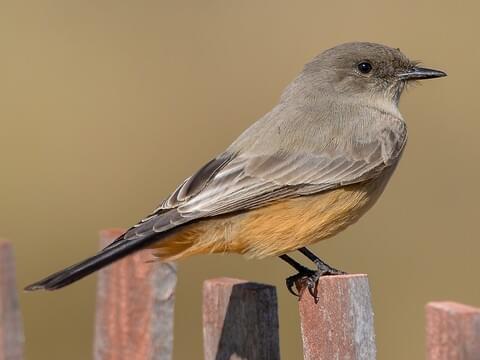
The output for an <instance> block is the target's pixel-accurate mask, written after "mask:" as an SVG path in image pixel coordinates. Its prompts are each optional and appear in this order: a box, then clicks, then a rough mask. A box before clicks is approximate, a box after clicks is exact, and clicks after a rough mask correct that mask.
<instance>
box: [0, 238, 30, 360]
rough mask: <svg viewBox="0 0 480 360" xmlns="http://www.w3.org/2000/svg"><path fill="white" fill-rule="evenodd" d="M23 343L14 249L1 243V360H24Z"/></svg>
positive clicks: (5, 243) (7, 244) (6, 243)
mask: <svg viewBox="0 0 480 360" xmlns="http://www.w3.org/2000/svg"><path fill="white" fill-rule="evenodd" d="M23 343H24V337H23V327H22V318H21V314H20V306H19V303H18V295H17V287H16V284H15V261H14V257H13V249H12V245H11V244H10V243H8V242H0V360H21V359H23Z"/></svg>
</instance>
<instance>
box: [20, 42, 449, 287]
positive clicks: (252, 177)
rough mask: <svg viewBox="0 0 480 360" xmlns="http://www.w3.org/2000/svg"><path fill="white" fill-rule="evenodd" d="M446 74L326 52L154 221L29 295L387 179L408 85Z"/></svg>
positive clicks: (388, 51)
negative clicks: (280, 207)
mask: <svg viewBox="0 0 480 360" xmlns="http://www.w3.org/2000/svg"><path fill="white" fill-rule="evenodd" d="M445 75H446V74H445V73H443V72H440V71H436V70H431V69H425V68H419V67H417V66H416V63H414V62H412V61H410V60H409V59H408V58H407V57H406V56H405V55H403V54H402V53H401V52H400V51H399V50H398V49H394V48H390V47H387V46H384V45H379V44H372V43H348V44H343V45H339V46H337V47H335V48H332V49H329V50H327V51H325V52H323V53H322V54H320V55H318V56H317V57H315V58H314V59H313V60H312V61H311V62H309V63H308V64H306V65H305V67H304V69H303V71H302V72H301V73H300V74H299V75H298V76H297V78H296V79H294V81H293V82H292V83H291V84H290V85H289V86H288V87H287V88H286V89H285V91H284V92H283V94H282V96H281V98H280V101H279V103H278V105H276V106H275V107H274V108H273V109H272V110H271V111H270V112H269V113H267V114H266V115H265V116H263V117H262V118H261V119H260V120H258V121H257V122H256V123H254V124H253V125H252V126H250V127H249V128H248V129H247V130H246V131H245V132H244V133H243V134H241V135H240V136H239V137H238V139H236V140H235V141H234V142H233V143H232V145H230V146H229V147H228V149H226V150H225V152H223V153H222V154H220V155H219V156H218V157H216V158H215V159H213V160H211V161H210V162H209V163H207V164H206V165H205V166H204V167H203V168H201V169H200V170H199V171H198V172H196V173H195V174H194V175H192V176H191V177H190V178H188V179H186V180H185V181H184V182H183V183H182V184H181V185H180V186H179V187H178V188H177V189H176V190H175V191H174V192H173V193H172V194H171V195H170V196H169V197H168V198H167V199H166V200H165V201H163V202H162V204H161V205H160V206H159V208H158V209H156V210H155V211H154V212H153V213H152V214H151V215H150V216H148V217H147V218H145V219H144V220H142V221H141V222H140V223H138V224H137V225H135V226H133V227H132V228H131V229H129V230H128V231H127V232H126V233H125V234H124V235H122V236H121V237H120V238H119V239H117V240H116V241H115V242H114V243H112V245H110V246H108V247H106V248H105V249H104V250H102V251H101V252H100V253H98V254H97V255H95V256H93V257H91V258H89V259H86V260H84V261H82V262H80V263H78V264H75V265H73V266H71V267H69V268H67V269H65V270H62V271H60V272H58V273H56V274H53V275H51V276H49V277H47V278H46V279H43V280H41V281H39V282H37V283H35V284H32V285H30V286H29V287H27V290H36V289H49V290H53V289H57V288H60V287H63V286H65V285H68V284H70V283H72V282H74V281H76V280H78V279H80V278H82V277H84V276H86V275H88V274H90V273H92V272H94V271H95V270H98V269H99V268H101V267H103V266H106V265H108V264H110V263H112V262H113V261H115V260H117V259H119V258H122V257H124V256H126V255H128V254H130V253H132V252H134V251H136V250H139V249H141V248H144V247H146V246H149V245H151V244H153V243H155V242H157V241H161V239H163V238H165V237H166V236H167V235H168V234H170V233H171V232H172V231H177V230H178V229H181V228H182V226H184V225H186V224H190V223H192V222H195V221H198V220H202V219H207V218H212V217H216V216H219V215H224V216H226V215H229V214H236V213H239V212H245V211H248V210H251V209H256V208H261V207H264V206H266V205H269V204H272V203H275V202H278V201H281V200H284V199H291V198H297V197H301V196H309V195H313V194H319V193H322V192H326V191H329V190H332V189H337V188H340V187H342V186H345V185H350V184H356V183H362V182H366V181H368V180H371V179H375V178H377V177H380V176H384V177H385V178H388V177H389V176H390V174H391V172H392V170H393V169H394V167H395V166H396V164H397V162H398V160H399V158H400V156H401V153H402V151H403V149H404V146H405V143H406V139H407V130H406V126H405V122H404V121H403V119H402V116H401V115H400V113H399V111H398V101H399V99H400V95H401V93H402V91H403V90H404V88H405V85H406V83H407V82H408V81H410V80H418V79H426V78H433V77H440V76H445Z"/></svg>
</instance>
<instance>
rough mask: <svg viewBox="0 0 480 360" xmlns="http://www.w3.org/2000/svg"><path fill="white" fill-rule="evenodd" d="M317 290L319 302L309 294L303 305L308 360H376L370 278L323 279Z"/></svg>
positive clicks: (348, 276)
mask: <svg viewBox="0 0 480 360" xmlns="http://www.w3.org/2000/svg"><path fill="white" fill-rule="evenodd" d="M317 291H318V301H317V302H315V299H314V298H313V297H312V296H310V294H309V293H308V291H305V292H304V293H303V296H302V297H301V299H300V302H299V308H300V324H301V329H302V338H303V353H304V358H305V360H330V359H351V360H373V359H375V354H376V347H375V332H374V327H373V310H372V304H371V299H370V288H369V286H368V278H367V276H366V275H340V276H325V277H321V278H320V280H319V281H318V288H317Z"/></svg>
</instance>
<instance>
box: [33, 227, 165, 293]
mask: <svg viewBox="0 0 480 360" xmlns="http://www.w3.org/2000/svg"><path fill="white" fill-rule="evenodd" d="M159 235H160V234H153V235H152V234H151V235H150V236H146V237H141V238H137V239H134V240H123V235H122V236H121V237H119V238H118V239H117V240H115V242H113V243H112V244H111V245H109V246H107V247H106V248H105V249H103V250H102V251H100V252H99V253H98V254H96V255H94V256H92V257H90V258H88V259H86V260H83V261H81V262H79V263H77V264H74V265H72V266H69V267H68V268H66V269H63V270H61V271H59V272H56V273H55V274H52V275H50V276H48V277H46V278H45V279H42V280H40V281H37V282H36V283H33V284H31V285H28V286H27V287H26V288H25V290H27V291H33V290H42V289H43V290H56V289H60V288H62V287H64V286H67V285H69V284H71V283H73V282H75V281H77V280H80V279H82V278H84V277H85V276H87V275H90V274H91V273H93V272H95V271H97V270H99V269H101V268H103V267H104V266H107V265H109V264H111V263H113V262H114V261H116V260H119V259H121V258H123V257H125V256H127V255H129V254H131V253H133V252H135V251H137V250H140V249H142V248H144V247H146V246H147V245H149V244H152V243H154V242H156V241H158V240H159V237H161V236H159Z"/></svg>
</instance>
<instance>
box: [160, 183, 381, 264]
mask: <svg viewBox="0 0 480 360" xmlns="http://www.w3.org/2000/svg"><path fill="white" fill-rule="evenodd" d="M387 180H388V177H386V176H383V177H381V178H380V179H377V180H372V181H369V182H365V183H361V184H355V185H349V186H345V187H342V188H339V189H336V190H331V191H327V192H324V193H321V194H318V195H310V196H302V197H298V198H294V199H288V200H283V201H280V202H278V203H275V204H272V205H269V206H265V207H262V208H259V209H255V210H250V211H246V212H244V213H240V214H235V215H230V216H221V217H215V218H211V219H207V220H202V221H198V222H196V223H193V224H190V225H186V226H185V227H183V228H182V229H180V230H179V231H177V232H175V233H174V234H172V235H170V236H168V237H166V238H163V239H162V240H161V241H159V242H158V243H156V244H154V245H153V246H152V248H154V249H155V251H154V255H155V256H158V257H159V258H160V259H162V260H176V259H179V258H184V257H187V256H190V255H195V254H205V253H224V252H233V253H240V254H244V255H246V256H248V257H252V258H263V257H266V256H272V255H281V254H284V253H287V252H290V251H293V250H295V249H298V248H300V247H302V246H307V245H309V244H312V243H314V242H317V241H320V240H322V239H325V238H328V237H331V236H333V235H335V234H337V233H338V232H340V231H341V230H343V229H345V228H346V227H347V226H349V225H351V224H353V223H354V222H356V221H357V220H358V219H359V218H360V216H362V215H363V214H364V213H365V212H366V211H367V210H368V209H369V208H370V207H371V206H372V205H373V204H374V203H375V201H376V200H377V199H378V197H379V195H380V194H381V193H382V191H383V189H384V187H385V184H386V182H387Z"/></svg>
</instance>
